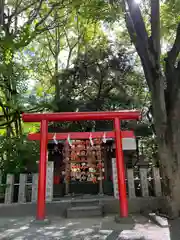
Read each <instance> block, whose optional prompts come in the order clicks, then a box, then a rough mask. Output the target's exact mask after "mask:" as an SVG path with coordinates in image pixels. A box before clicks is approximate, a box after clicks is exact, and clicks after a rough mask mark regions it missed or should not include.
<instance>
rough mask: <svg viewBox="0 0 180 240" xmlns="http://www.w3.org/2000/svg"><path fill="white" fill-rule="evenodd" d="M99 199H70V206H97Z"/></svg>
mask: <svg viewBox="0 0 180 240" xmlns="http://www.w3.org/2000/svg"><path fill="white" fill-rule="evenodd" d="M98 205H99V200H97V199H76V200H71V206H72V207H83V206H87V207H88V206H89V207H90V206H98Z"/></svg>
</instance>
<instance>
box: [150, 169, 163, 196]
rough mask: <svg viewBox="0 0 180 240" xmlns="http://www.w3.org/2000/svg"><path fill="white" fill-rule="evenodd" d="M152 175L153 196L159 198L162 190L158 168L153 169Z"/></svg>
mask: <svg viewBox="0 0 180 240" xmlns="http://www.w3.org/2000/svg"><path fill="white" fill-rule="evenodd" d="M152 174H153V179H154V191H155V196H156V197H160V196H162V189H161V178H160V173H159V168H156V167H153V169H152Z"/></svg>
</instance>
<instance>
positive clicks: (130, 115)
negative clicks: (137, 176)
mask: <svg viewBox="0 0 180 240" xmlns="http://www.w3.org/2000/svg"><path fill="white" fill-rule="evenodd" d="M139 118H140V112H139V111H115V112H109V111H107V112H66V113H24V114H23V115H22V119H23V121H24V122H40V123H41V127H40V129H41V130H40V161H39V180H38V200H37V215H36V219H37V220H40V221H41V220H44V219H45V196H46V159H47V156H46V155H47V142H48V139H49V134H48V122H58V121H81V120H113V121H114V137H115V143H116V166H117V177H118V190H119V201H120V213H121V217H127V216H128V204H127V196H126V184H125V172H124V159H123V151H122V131H121V128H120V121H121V120H139ZM30 137H31V135H30ZM38 138H39V136H38ZM32 140H35V139H32ZM37 140H38V139H37Z"/></svg>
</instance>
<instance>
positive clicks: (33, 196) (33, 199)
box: [31, 173, 38, 202]
mask: <svg viewBox="0 0 180 240" xmlns="http://www.w3.org/2000/svg"><path fill="white" fill-rule="evenodd" d="M37 190H38V174H37V173H34V174H33V176H32V194H31V202H37Z"/></svg>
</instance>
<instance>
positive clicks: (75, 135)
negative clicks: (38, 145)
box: [28, 131, 135, 141]
mask: <svg viewBox="0 0 180 240" xmlns="http://www.w3.org/2000/svg"><path fill="white" fill-rule="evenodd" d="M121 132H122V138H135V135H134V133H133V131H121ZM104 133H105V135H106V138H115V133H114V132H113V131H111V132H110V131H109V132H70V133H56V139H57V140H64V139H67V137H68V134H69V136H70V139H77V140H80V139H89V136H90V134H91V136H92V138H103V135H104ZM54 135H55V133H48V140H52V139H53V137H54ZM28 139H29V140H34V141H38V140H40V133H29V134H28Z"/></svg>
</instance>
